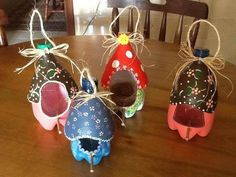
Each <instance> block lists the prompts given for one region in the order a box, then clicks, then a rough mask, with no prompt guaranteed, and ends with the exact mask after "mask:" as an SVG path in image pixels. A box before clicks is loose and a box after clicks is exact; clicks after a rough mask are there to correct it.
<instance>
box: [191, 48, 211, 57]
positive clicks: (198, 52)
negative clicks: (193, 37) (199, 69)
mask: <svg viewBox="0 0 236 177" xmlns="http://www.w3.org/2000/svg"><path fill="white" fill-rule="evenodd" d="M194 56H195V57H201V58H205V57H208V56H209V49H194Z"/></svg>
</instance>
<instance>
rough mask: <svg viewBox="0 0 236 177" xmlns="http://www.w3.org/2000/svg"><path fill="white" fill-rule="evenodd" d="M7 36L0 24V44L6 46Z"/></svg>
mask: <svg viewBox="0 0 236 177" xmlns="http://www.w3.org/2000/svg"><path fill="white" fill-rule="evenodd" d="M7 45H8V42H7V36H6V32H5V29H4V27H3V26H0V46H7Z"/></svg>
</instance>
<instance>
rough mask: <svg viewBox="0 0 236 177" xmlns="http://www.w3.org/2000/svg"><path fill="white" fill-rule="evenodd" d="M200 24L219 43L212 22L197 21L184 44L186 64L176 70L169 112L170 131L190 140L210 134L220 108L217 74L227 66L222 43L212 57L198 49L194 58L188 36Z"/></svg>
mask: <svg viewBox="0 0 236 177" xmlns="http://www.w3.org/2000/svg"><path fill="white" fill-rule="evenodd" d="M200 22H205V23H207V24H209V25H210V26H211V27H213V29H214V30H215V31H216V33H217V38H218V41H219V42H220V36H219V34H218V31H217V29H216V28H215V27H214V26H213V25H212V24H211V23H210V22H208V21H205V20H199V21H196V22H194V23H193V24H192V25H191V27H190V28H189V30H188V35H187V36H188V37H187V40H188V46H187V45H182V48H181V50H180V52H179V55H180V57H181V58H182V59H184V61H185V63H184V64H183V65H182V66H181V67H180V68H179V70H178V71H177V74H176V77H175V79H174V82H173V88H172V91H171V96H170V105H169V109H168V125H169V128H170V129H172V130H177V131H178V132H179V134H180V136H181V138H183V139H185V140H190V139H192V138H193V137H194V136H195V135H199V136H201V137H205V136H207V135H208V134H209V132H210V130H211V128H212V126H213V122H214V118H215V109H216V106H217V78H216V74H215V72H217V73H219V70H220V69H223V67H220V68H219V66H224V63H225V61H224V59H222V58H220V57H219V56H218V53H219V50H220V43H219V45H218V49H217V52H216V54H215V55H214V56H213V57H209V56H208V55H209V50H195V56H194V55H193V53H192V49H191V47H190V40H189V33H190V30H191V29H192V27H193V26H194V25H195V24H196V23H200ZM216 63H217V64H216ZM219 64H220V65H219ZM220 75H222V74H220ZM228 80H229V79H228ZM229 81H230V80H229Z"/></svg>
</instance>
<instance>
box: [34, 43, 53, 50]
mask: <svg viewBox="0 0 236 177" xmlns="http://www.w3.org/2000/svg"><path fill="white" fill-rule="evenodd" d="M51 48H52V44H51V43H49V42H47V43H39V44H38V45H37V49H42V50H43V49H51Z"/></svg>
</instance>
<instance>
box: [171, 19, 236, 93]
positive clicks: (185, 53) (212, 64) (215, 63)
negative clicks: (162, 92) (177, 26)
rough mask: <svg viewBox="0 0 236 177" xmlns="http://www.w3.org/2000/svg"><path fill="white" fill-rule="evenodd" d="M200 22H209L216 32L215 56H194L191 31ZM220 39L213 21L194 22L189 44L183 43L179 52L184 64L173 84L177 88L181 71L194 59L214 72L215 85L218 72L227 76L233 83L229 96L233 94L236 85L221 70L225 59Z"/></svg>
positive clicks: (190, 28)
mask: <svg viewBox="0 0 236 177" xmlns="http://www.w3.org/2000/svg"><path fill="white" fill-rule="evenodd" d="M200 22H203V23H207V24H208V25H210V26H211V27H212V28H213V29H214V31H215V32H216V35H217V40H218V45H217V50H216V53H215V54H214V56H208V57H205V58H200V57H196V56H194V54H193V51H192V48H191V43H190V32H191V30H192V28H193V27H194V25H196V24H197V23H200ZM220 41H221V40H220V35H219V32H218V30H217V28H216V27H215V26H214V25H213V24H212V23H210V22H209V21H207V20H197V21H195V22H194V23H192V25H191V26H190V27H189V29H188V32H187V44H186V43H183V44H181V47H180V51H179V53H178V55H179V56H180V58H181V59H182V60H183V62H184V64H183V65H182V66H181V67H180V68H179V69H178V71H177V73H176V76H175V79H174V82H173V86H174V88H175V89H176V88H177V81H178V79H179V76H180V74H181V72H182V71H183V70H184V69H185V67H186V66H188V65H189V64H191V63H192V62H194V61H201V62H203V63H204V64H205V65H206V66H207V67H208V68H209V69H210V71H211V72H212V73H213V75H214V77H215V87H217V85H218V80H217V77H216V73H217V74H219V75H220V76H222V77H223V78H225V79H226V80H227V81H228V82H229V83H230V85H231V90H230V92H229V93H228V95H227V97H229V96H230V95H231V94H232V92H233V90H234V86H233V83H232V81H231V80H230V79H229V78H228V77H227V76H225V75H224V74H222V73H221V72H220V70H223V69H224V68H225V59H224V58H223V57H222V56H220V55H219V52H220ZM215 90H216V89H215ZM213 95H214V94H213Z"/></svg>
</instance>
